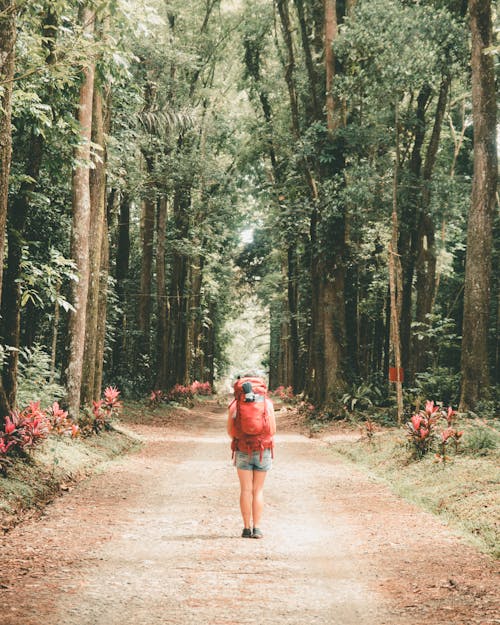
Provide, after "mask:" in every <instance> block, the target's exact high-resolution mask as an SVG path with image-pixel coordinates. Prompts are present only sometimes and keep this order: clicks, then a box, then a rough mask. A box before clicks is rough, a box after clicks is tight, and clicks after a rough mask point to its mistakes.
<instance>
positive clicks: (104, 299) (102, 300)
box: [94, 218, 109, 397]
mask: <svg viewBox="0 0 500 625" xmlns="http://www.w3.org/2000/svg"><path fill="white" fill-rule="evenodd" d="M108 276H109V240H108V223H107V219H106V218H105V219H104V224H103V232H102V238H101V270H100V272H99V282H100V284H99V298H98V300H99V301H98V311H97V332H96V349H95V365H94V370H95V373H94V397H100V396H101V390H102V378H103V370H104V349H105V343H106V313H107V307H108Z"/></svg>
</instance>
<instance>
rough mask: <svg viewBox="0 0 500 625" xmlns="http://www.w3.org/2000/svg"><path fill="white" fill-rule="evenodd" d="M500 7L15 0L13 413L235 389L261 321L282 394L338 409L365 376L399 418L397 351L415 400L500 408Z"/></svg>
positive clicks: (451, 0)
mask: <svg viewBox="0 0 500 625" xmlns="http://www.w3.org/2000/svg"><path fill="white" fill-rule="evenodd" d="M478 15H479V18H480V19H476V18H477V16H478ZM496 19H497V14H496V12H495V7H494V6H492V3H491V2H489V1H486V0H470V2H469V3H467V2H464V1H463V0H420V1H416V0H415V1H414V0H357V1H354V0H350V1H348V0H346V1H345V2H344V1H343V0H337V1H336V2H335V0H325V1H324V2H323V1H320V0H274V1H273V0H240V1H236V0H233V1H231V0H193V1H192V2H189V3H186V2H181V1H180V0H167V1H163V0H31V1H30V2H27V1H24V0H17V1H13V0H1V1H0V38H1V39H2V46H3V47H2V49H1V50H0V59H1V66H0V95H1V97H2V107H1V113H0V121H1V125H0V135H1V136H0V139H1V140H0V146H1V147H2V151H1V152H0V158H1V162H2V166H1V171H0V174H1V176H0V231H1V234H2V236H1V237H0V252H1V253H2V255H3V256H4V257H5V262H4V268H3V274H2V281H1V287H2V304H1V306H2V307H1V325H0V327H1V337H2V341H1V343H2V352H1V354H2V363H3V364H2V376H1V378H2V384H1V388H0V407H1V412H2V416H3V417H5V416H7V415H8V414H9V411H10V410H13V409H15V408H16V407H20V408H22V407H23V406H24V405H25V404H26V403H28V400H29V401H33V400H38V399H42V401H45V402H46V403H47V405H49V403H50V404H51V403H52V401H53V400H54V399H59V400H60V401H61V402H62V404H63V405H64V406H65V407H68V408H69V411H70V415H72V416H75V413H76V412H78V409H79V407H80V405H82V404H86V405H88V406H91V405H92V401H98V400H99V398H100V397H101V389H102V388H103V387H104V386H108V385H116V386H117V387H118V388H120V389H121V390H122V393H123V395H124V396H129V397H131V396H146V395H147V394H149V393H150V392H151V391H152V390H154V391H158V390H162V392H164V393H167V392H168V391H170V390H171V389H172V388H174V387H175V386H176V385H179V387H185V388H188V387H189V388H190V387H191V385H192V383H193V382H194V381H199V382H201V383H204V382H208V383H210V384H211V385H213V384H214V383H216V382H217V381H218V380H221V379H222V378H223V377H224V375H225V374H226V372H227V371H228V367H230V366H231V365H233V369H230V371H231V373H232V374H233V373H235V370H234V367H235V366H236V367H241V366H244V364H245V363H252V365H253V364H254V360H255V358H254V357H253V356H254V355H253V354H252V355H251V356H250V355H249V357H248V359H245V357H244V354H243V355H242V354H241V346H240V347H235V345H237V342H236V343H235V336H236V335H238V334H241V336H242V337H246V342H245V343H244V345H249V346H250V347H249V349H251V350H253V349H254V347H253V346H254V345H256V344H257V343H258V344H259V347H258V348H257V347H255V349H259V350H260V349H261V347H260V345H261V343H262V341H261V337H260V336H259V337H256V336H251V332H250V333H249V332H248V328H247V327H245V328H242V327H241V324H242V323H245V322H244V320H245V314H247V315H248V311H253V310H257V309H258V310H259V312H258V315H257V316H259V320H258V323H255V324H254V322H255V320H254V319H253V318H252V319H250V321H248V317H247V323H246V325H247V326H249V327H253V326H254V325H255V328H256V330H255V332H257V331H258V332H259V333H261V329H262V319H265V320H266V321H265V323H266V324H267V325H268V329H267V332H268V333H269V338H268V339H266V341H267V343H268V349H267V352H268V353H267V354H266V355H265V357H264V362H263V363H258V364H259V365H260V366H262V367H265V368H267V370H268V371H269V383H270V386H271V387H273V388H276V387H278V386H280V385H282V386H284V387H292V388H293V392H294V394H296V395H297V394H303V396H304V397H305V398H307V399H308V400H310V401H311V402H312V403H313V404H314V405H315V406H319V407H322V408H324V409H325V410H328V411H329V414H330V415H331V416H338V415H339V414H343V412H342V406H343V401H342V398H344V397H346V394H349V393H350V394H351V396H353V394H355V389H357V388H360V385H364V388H365V391H363V392H364V393H365V395H367V394H368V395H370V394H371V395H372V399H373V400H375V397H376V398H377V401H378V402H379V403H381V404H382V405H384V406H386V407H387V410H394V409H395V408H394V407H395V396H394V392H395V391H394V388H395V386H396V385H395V384H389V382H388V371H389V367H394V366H395V364H396V361H395V348H396V343H397V346H398V353H400V361H401V362H400V366H401V367H402V368H403V369H404V376H405V380H404V387H403V392H404V399H405V403H406V405H409V404H410V403H414V404H417V405H418V404H419V402H420V403H422V402H423V400H424V399H431V400H434V401H439V402H444V404H445V405H452V406H454V407H457V406H458V403H459V402H460V404H461V408H462V409H463V410H466V409H471V410H472V409H474V410H476V411H477V412H480V413H485V414H488V415H489V416H493V415H494V414H497V411H498V400H499V389H498V384H497V385H495V381H498V379H499V377H500V336H499V335H500V298H499V295H498V294H499V280H500V270H499V269H500V268H499V259H500V253H499V248H498V243H499V240H500V224H499V219H498V215H499V212H498V194H497V193H496V182H497V162H496V156H497V147H496V127H497V123H496V103H495V96H496V89H495V80H496V79H498V72H499V69H498V68H499V64H498V44H497V42H496V39H495V36H496V34H497V32H498V30H495V27H494V24H495V21H496ZM475 24H476V26H477V24H480V26H481V25H482V26H481V27H482V28H483V31H481V32H478V31H477V29H476V30H475V26H474V25H475ZM9 42H10V43H9ZM9 45H10V47H9ZM478 46H479V47H478ZM478 49H481V54H480V56H479V57H477V56H476V57H475V56H474V50H478ZM474 59H476V61H474ZM492 101H493V105H492V104H491V102H492ZM485 102H486V104H484V103H485ZM488 103H489V104H488ZM482 146H483V147H484V146H485V147H484V150H482V149H481V148H482ZM481 176H482V178H480V177H481ZM479 179H481V180H483V183H481V184H482V186H478V185H480V183H479V182H478V180H479ZM485 180H486V181H487V182H486V183H485V182H484V181H485ZM472 219H474V220H475V221H473V222H472V223H473V226H471V225H470V224H471V220H472ZM468 223H469V233H468V232H467V226H468ZM474 236H475V238H474ZM391 242H392V243H391ZM390 244H391V245H392V248H390ZM469 248H470V249H474V250H475V253H474V255H471V254H469V256H468V249H469ZM389 249H392V253H389ZM2 250H4V251H2ZM477 250H479V252H478V251H477ZM466 262H467V269H466ZM391 266H392V267H393V269H394V272H395V273H394V277H395V292H394V293H393V295H394V299H393V304H391V291H390V288H389V283H390V270H391ZM466 272H468V273H466ZM474 276H476V277H474ZM479 277H480V278H481V280H482V282H481V285H482V286H481V289H480V292H477V289H476V290H474V284H475V283H476V282H477V280H478V279H479ZM256 302H258V304H257V303H256ZM464 302H465V305H464ZM391 306H393V308H394V306H395V308H394V310H391ZM392 313H394V315H393V314H392ZM256 314H257V313H256ZM240 316H241V317H240ZM238 319H242V320H243V321H240V322H237V321H235V320H238ZM395 320H396V321H395ZM238 323H240V325H238ZM391 324H392V326H393V327H392V329H391ZM395 325H397V329H398V334H397V335H396V334H394V332H393V330H394V326H395ZM249 334H250V336H249ZM395 337H396V338H395ZM231 341H232V342H231ZM464 341H465V342H464ZM230 344H231V345H232V346H233V347H231V348H230V349H228V347H229V345H230ZM463 345H469V346H470V345H472V346H474V349H470V348H467V349H462V347H463ZM235 350H236V352H237V360H238V362H237V363H235V362H233V363H231V362H230V360H231V359H232V358H233V354H234V353H236V352H235ZM238 350H239V351H238ZM234 358H236V356H234ZM234 358H233V359H234ZM30 363H31V364H30ZM240 363H241V364H240ZM30 367H31V369H30ZM30 384H31V386H30ZM30 388H31V391H30ZM37 389H38V390H37ZM49 389H51V390H49ZM366 389H368V391H366ZM461 389H462V394H461ZM464 389H465V390H464ZM30 392H32V396H31V397H30V396H29V394H30ZM49 395H52V397H49Z"/></svg>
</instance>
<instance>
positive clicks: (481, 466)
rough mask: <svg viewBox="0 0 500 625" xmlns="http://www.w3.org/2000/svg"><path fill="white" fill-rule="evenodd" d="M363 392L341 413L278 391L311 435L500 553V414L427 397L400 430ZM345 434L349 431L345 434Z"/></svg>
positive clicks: (482, 545) (480, 545)
mask: <svg viewBox="0 0 500 625" xmlns="http://www.w3.org/2000/svg"><path fill="white" fill-rule="evenodd" d="M356 391H357V393H355V392H354V391H353V392H352V393H351V394H347V393H346V395H345V396H344V399H345V400H346V402H347V403H346V404H344V405H343V406H342V407H341V409H340V410H339V412H338V414H337V415H336V416H335V417H334V416H332V414H331V413H330V414H328V413H326V414H325V412H322V411H317V410H315V409H314V407H313V406H311V404H308V403H307V402H305V401H304V400H303V399H302V398H301V397H297V396H294V395H293V393H292V392H291V389H285V388H281V389H278V391H277V393H275V394H274V397H275V398H276V399H278V400H279V401H281V402H283V403H284V404H285V406H286V411H287V413H288V414H289V416H290V414H293V413H295V414H296V415H297V417H299V418H300V421H299V422H300V424H301V426H302V427H305V428H306V431H308V432H309V435H311V436H320V437H324V438H325V439H326V440H327V441H328V444H329V446H330V449H331V450H332V452H333V453H334V454H336V455H337V456H339V457H341V458H342V459H343V460H348V461H350V462H352V463H353V464H354V465H356V466H357V467H359V468H361V469H362V470H364V471H367V472H369V473H370V474H371V475H373V476H375V477H376V478H377V479H380V480H382V481H383V482H384V483H385V484H387V485H388V486H389V487H390V489H391V490H392V491H393V492H394V493H396V494H397V495H399V496H400V497H403V498H404V499H407V500H408V501H411V502H413V503H415V504H416V505H417V506H419V507H421V508H423V509H425V510H427V511H429V512H431V513H434V514H437V515H439V516H440V517H441V518H442V519H443V520H444V522H445V523H446V524H448V525H449V526H450V528H452V529H453V530H458V531H459V532H461V533H462V534H463V535H464V536H465V537H466V539H467V540H468V541H469V542H471V543H473V544H474V545H475V546H476V547H478V548H479V549H481V550H482V551H484V552H486V553H489V554H490V555H492V556H493V557H496V558H498V557H500V549H499V545H500V523H499V520H500V504H499V501H498V486H499V484H500V423H499V421H498V418H495V417H492V416H483V417H479V416H478V415H476V414H472V413H468V414H466V413H462V414H458V413H456V412H455V411H454V410H453V409H452V408H450V407H447V406H443V405H440V404H435V403H434V402H432V401H426V402H424V403H423V405H422V407H419V408H418V409H416V408H415V409H414V410H413V411H412V413H411V414H408V415H407V418H406V420H405V422H404V423H403V424H402V426H401V427H399V426H397V424H396V422H395V417H394V415H393V414H392V413H391V411H390V409H385V410H384V409H383V408H381V407H380V406H376V405H374V403H372V401H371V400H368V394H367V393H366V389H361V392H360V389H359V388H358V389H356ZM356 394H357V400H358V401H355V399H356V397H355V395H356ZM380 399H381V398H380V397H379V400H380ZM347 400H350V401H347ZM358 405H359V408H357V406H358ZM340 431H341V432H342V434H343V436H341V437H338V439H337V437H336V434H338V433H339V432H340ZM346 433H347V434H351V436H347V437H346V436H345V434H346ZM408 531H411V528H408Z"/></svg>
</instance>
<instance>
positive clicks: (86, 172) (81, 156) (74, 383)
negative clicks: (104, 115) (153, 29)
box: [66, 6, 95, 417]
mask: <svg viewBox="0 0 500 625" xmlns="http://www.w3.org/2000/svg"><path fill="white" fill-rule="evenodd" d="M80 24H81V25H82V29H83V32H84V33H85V35H87V37H90V38H91V37H92V36H93V34H94V28H95V11H94V10H92V9H91V8H90V7H89V6H84V7H82V8H81V9H80ZM94 75H95V66H94V60H93V59H92V58H89V59H88V62H87V63H86V66H85V67H84V69H83V81H82V84H81V87H80V98H79V106H78V113H77V116H78V122H79V124H80V130H81V139H80V144H79V146H78V147H77V148H76V150H75V160H76V164H75V167H74V170H73V223H72V228H71V257H72V258H73V260H74V261H75V263H76V267H77V270H78V277H79V279H78V282H75V283H73V285H72V294H71V295H72V304H73V307H74V311H71V312H70V315H69V326H68V352H69V356H68V368H67V377H66V387H67V401H68V409H69V413H70V415H71V416H72V417H76V416H77V415H78V412H79V409H80V397H81V383H82V371H83V355H84V349H85V328H86V317H87V297H88V288H89V227H90V211H91V206H90V141H91V133H92V109H93V107H92V103H93V96H94Z"/></svg>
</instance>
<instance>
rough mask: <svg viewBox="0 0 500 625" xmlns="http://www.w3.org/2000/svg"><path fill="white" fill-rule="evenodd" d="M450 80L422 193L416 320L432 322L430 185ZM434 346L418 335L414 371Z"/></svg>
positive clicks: (439, 105)
mask: <svg viewBox="0 0 500 625" xmlns="http://www.w3.org/2000/svg"><path fill="white" fill-rule="evenodd" d="M450 82H451V77H450V76H444V77H443V80H442V81H441V87H440V90H439V98H438V102H437V106H436V113H435V116H434V126H433V129H432V134H431V138H430V141H429V145H428V146H427V151H426V157H425V162H424V168H423V175H422V195H421V206H420V217H419V225H418V234H417V258H416V276H417V279H416V291H417V303H416V316H415V320H416V321H417V322H418V323H421V324H428V318H427V315H429V314H430V313H431V312H432V308H433V305H434V294H435V286H436V263H437V258H436V246H435V225H434V221H433V218H432V215H431V214H430V203H431V188H430V186H431V180H432V174H433V171H434V165H435V163H436V157H437V153H438V148H439V140H440V137H441V128H442V126H443V119H444V114H445V111H446V103H447V100H448V90H449V86H450ZM430 348H431V344H430V341H429V339H428V338H427V337H424V338H423V340H417V339H414V344H413V366H412V370H413V371H415V372H418V371H423V370H425V369H426V368H427V366H428V365H429V358H428V351H429V350H430Z"/></svg>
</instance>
